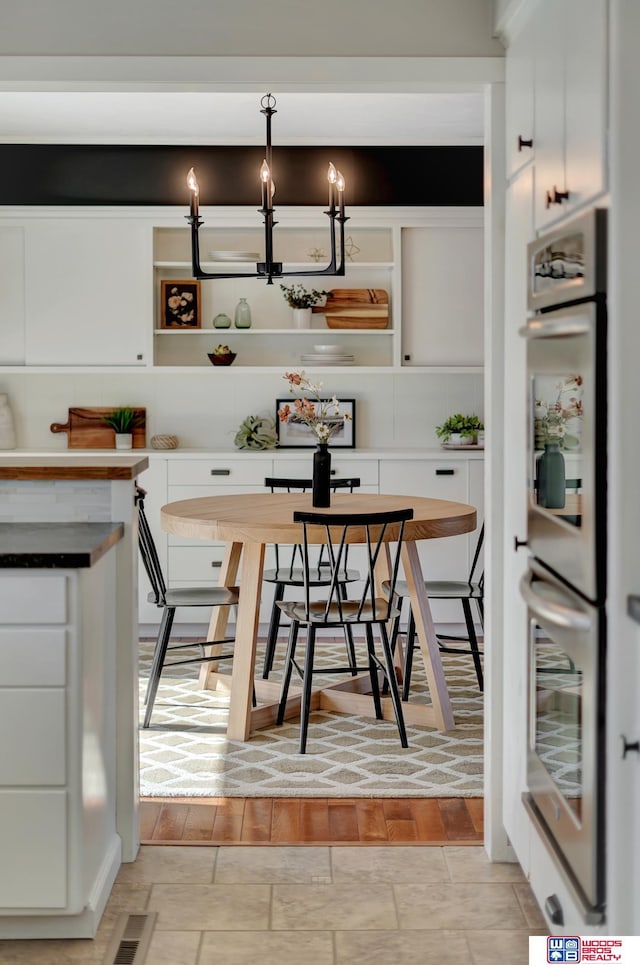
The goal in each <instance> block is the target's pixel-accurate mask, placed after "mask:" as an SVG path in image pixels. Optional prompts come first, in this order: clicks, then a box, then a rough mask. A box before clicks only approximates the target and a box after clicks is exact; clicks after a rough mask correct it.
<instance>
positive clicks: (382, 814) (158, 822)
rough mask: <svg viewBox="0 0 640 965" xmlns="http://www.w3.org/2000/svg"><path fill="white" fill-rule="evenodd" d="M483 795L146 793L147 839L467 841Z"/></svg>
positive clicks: (478, 829) (477, 826)
mask: <svg viewBox="0 0 640 965" xmlns="http://www.w3.org/2000/svg"><path fill="white" fill-rule="evenodd" d="M483 804H484V802H483V799H482V798H459V797H458V798H198V799H195V798H143V799H142V801H141V804H140V815H141V838H142V843H143V844H157V845H160V844H162V845H168V844H181V845H185V844H189V845H209V846H211V845H233V844H235V845H240V844H246V845H259V844H260V845H283V844H287V845H296V844H299V845H325V846H327V845H381V844H388V845H427V844H428V845H445V844H446V845H452V844H456V845H465V844H480V843H482V839H483V827H484V825H483Z"/></svg>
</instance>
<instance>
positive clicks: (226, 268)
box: [153, 261, 394, 280]
mask: <svg viewBox="0 0 640 965" xmlns="http://www.w3.org/2000/svg"><path fill="white" fill-rule="evenodd" d="M324 264H326V263H325V262H322V261H319V262H315V261H299V262H286V263H284V264H283V266H282V267H283V270H284V271H305V270H306V269H308V270H309V273H311V272H314V271H320V270H322V267H323V265H324ZM153 267H154V268H163V269H166V270H167V271H171V270H172V269H179V270H180V271H182V270H183V269H184V270H185V271H189V272H191V267H192V266H191V262H190V261H154V263H153ZM200 267H201V268H204V270H205V271H219V272H222V273H224V272H233V273H234V274H238V275H242V274H244V272H255V269H256V265H255V262H253V261H202V262H200ZM345 267H346V269H347V271H350V270H351V269H352V268H353V269H356V270H358V269H364V270H368V271H371V270H372V269H385V270H388V269H391V268H393V267H394V262H392V261H348V262H347V263H346V266H345ZM243 269H244V271H243ZM331 277H334V276H332V275H327V278H331ZM261 278H262V276H260V278H259V279H258V280H261ZM276 280H277V279H276Z"/></svg>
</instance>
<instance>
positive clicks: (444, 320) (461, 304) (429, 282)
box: [402, 226, 484, 365]
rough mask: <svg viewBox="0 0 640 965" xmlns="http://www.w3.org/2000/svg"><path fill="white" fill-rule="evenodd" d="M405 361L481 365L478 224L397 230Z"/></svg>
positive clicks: (480, 239) (480, 238)
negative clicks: (400, 265) (399, 253)
mask: <svg viewBox="0 0 640 965" xmlns="http://www.w3.org/2000/svg"><path fill="white" fill-rule="evenodd" d="M402 266H403V270H402V359H403V364H404V365H482V363H483V358H484V336H483V318H484V295H483V291H484V280H483V229H482V227H480V226H478V227H477V228H476V227H471V228H470V227H434V228H404V229H403V230H402Z"/></svg>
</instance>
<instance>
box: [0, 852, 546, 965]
mask: <svg viewBox="0 0 640 965" xmlns="http://www.w3.org/2000/svg"><path fill="white" fill-rule="evenodd" d="M123 911H126V912H129V913H140V912H144V911H155V912H157V913H158V918H157V921H156V927H155V931H154V934H153V938H152V942H151V947H150V949H149V952H148V955H147V958H146V960H145V965H214V963H216V965H218V963H221V965H247V963H250V962H254V961H255V962H259V963H260V965H300V963H301V962H313V963H314V965H347V963H348V965H377V963H381V965H382V963H384V965H387V963H392V965H435V963H438V965H461V963H468V965H495V962H498V961H503V962H507V961H508V962H509V965H527V963H528V961H529V955H528V936H529V935H539V934H547V929H546V927H545V923H544V919H543V918H542V915H541V913H540V911H539V909H538V907H537V904H536V902H535V900H534V898H533V895H532V893H531V890H530V888H529V885H528V884H527V882H526V881H525V879H524V876H523V875H522V872H521V871H520V868H519V866H518V865H513V864H491V863H490V862H489V861H488V860H487V857H486V855H485V852H484V849H483V848H481V847H443V848H439V847H428V846H427V847H415V846H413V847H406V848H405V847H393V848H391V847H387V848H384V847H382V848H378V847H359V848H355V847H326V848H325V847H299V846H298V847H246V846H241V847H217V848H216V847H212V848H209V847H206V848H203V847H198V848H196V847H189V846H180V845H179V846H173V847H160V846H147V847H143V848H141V850H140V854H139V856H138V859H137V860H136V861H135V862H134V863H133V864H128V865H123V866H122V868H121V869H120V873H119V875H118V879H117V881H116V883H115V886H114V888H113V891H112V894H111V897H110V899H109V902H108V905H107V908H106V911H105V914H104V916H103V919H102V922H101V924H100V928H99V930H98V934H97V936H96V938H95V940H94V941H84V940H75V941H20V942H18V941H0V962H2V965H8V963H14V962H16V963H25V962H28V963H34V965H65V963H82V965H99V963H102V961H103V958H104V954H105V951H106V948H107V945H108V943H109V939H110V937H111V934H112V931H113V927H114V924H115V921H116V919H117V917H118V915H119V914H120V913H121V912H123Z"/></svg>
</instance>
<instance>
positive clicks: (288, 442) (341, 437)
mask: <svg viewBox="0 0 640 965" xmlns="http://www.w3.org/2000/svg"><path fill="white" fill-rule="evenodd" d="M310 401H311V402H312V404H313V405H315V404H316V403H315V402H314V401H313V400H310ZM330 401H331V400H330V399H320V402H330ZM338 404H339V406H340V408H339V414H343V413H345V412H348V413H349V415H350V416H351V418H350V419H349V420H343V421H342V425H343V428H341V429H339V430H338V431H337V432H336V433H334V435H332V436H331V438H330V439H329V448H330V449H355V446H356V400H355V399H338ZM285 405H289V406H291V405H292V397H291V396H289V397H288V398H286V399H276V432H277V434H278V447H279V448H280V449H315V447H316V445H317V444H318V439H317V437H316V434H315V433H314V432H313V430H312V429H311V428H310V427H309V426H308V425H305V423H303V422H281V421H280V419H279V417H278V412H279V410H280V409H282V408H283V407H284V406H285Z"/></svg>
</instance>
